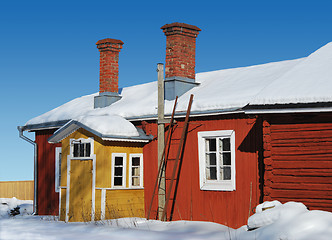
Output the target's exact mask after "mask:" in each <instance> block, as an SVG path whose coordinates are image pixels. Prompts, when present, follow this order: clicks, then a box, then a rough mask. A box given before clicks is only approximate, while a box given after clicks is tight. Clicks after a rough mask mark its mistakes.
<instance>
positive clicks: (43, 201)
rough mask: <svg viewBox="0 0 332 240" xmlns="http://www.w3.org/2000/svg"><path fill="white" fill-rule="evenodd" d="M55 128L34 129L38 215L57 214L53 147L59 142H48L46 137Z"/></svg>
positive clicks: (57, 196) (57, 145) (51, 133)
mask: <svg viewBox="0 0 332 240" xmlns="http://www.w3.org/2000/svg"><path fill="white" fill-rule="evenodd" d="M54 131H55V130H41V131H36V143H37V150H38V153H37V157H38V180H37V181H38V194H37V208H38V214H39V215H58V214H59V194H58V193H57V192H55V148H56V147H60V146H61V144H50V143H48V142H47V139H48V138H49V137H50V136H52V135H53V133H54Z"/></svg>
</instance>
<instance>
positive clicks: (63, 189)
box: [59, 128, 145, 222]
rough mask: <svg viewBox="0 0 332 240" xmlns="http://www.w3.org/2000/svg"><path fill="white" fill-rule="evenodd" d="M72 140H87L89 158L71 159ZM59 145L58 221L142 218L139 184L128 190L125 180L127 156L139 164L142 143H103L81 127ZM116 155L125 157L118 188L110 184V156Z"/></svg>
mask: <svg viewBox="0 0 332 240" xmlns="http://www.w3.org/2000/svg"><path fill="white" fill-rule="evenodd" d="M73 141H83V142H84V141H90V143H91V156H90V157H82V158H80V157H73V153H72V151H73V147H71V144H72V142H73ZM61 143H62V154H61V179H60V201H59V204H60V206H59V212H60V213H59V214H60V220H62V221H69V222H83V221H91V220H92V221H93V220H103V219H113V218H122V217H144V216H145V209H144V189H143V185H140V186H137V187H130V182H131V181H130V179H129V178H130V171H132V169H130V156H132V155H135V156H136V155H139V156H142V158H141V161H143V143H137V142H124V141H105V140H102V139H101V138H100V137H98V136H96V135H94V134H93V133H91V132H89V131H87V130H85V129H83V128H80V129H78V130H76V131H75V132H73V133H71V134H70V135H69V136H67V137H66V138H64V139H63V140H62V141H61ZM119 154H120V155H121V156H125V161H124V166H123V168H124V170H123V173H124V174H123V176H122V177H123V179H122V181H124V183H125V184H124V185H123V186H121V187H118V186H114V184H113V183H112V177H113V178H114V175H115V174H114V166H113V164H114V163H112V156H114V155H119ZM140 167H141V168H142V167H143V163H142V162H141V165H140ZM141 173H143V171H142V169H141ZM140 178H143V174H141V175H140ZM142 182H143V181H142Z"/></svg>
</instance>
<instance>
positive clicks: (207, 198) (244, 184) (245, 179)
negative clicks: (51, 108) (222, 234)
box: [144, 115, 262, 227]
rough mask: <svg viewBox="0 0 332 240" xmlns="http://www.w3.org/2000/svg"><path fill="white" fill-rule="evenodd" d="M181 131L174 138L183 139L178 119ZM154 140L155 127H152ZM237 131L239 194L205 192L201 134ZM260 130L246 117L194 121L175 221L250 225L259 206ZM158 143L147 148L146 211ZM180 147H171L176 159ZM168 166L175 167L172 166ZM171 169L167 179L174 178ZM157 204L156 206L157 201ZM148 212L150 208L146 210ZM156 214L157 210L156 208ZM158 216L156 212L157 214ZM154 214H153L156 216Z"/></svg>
mask: <svg viewBox="0 0 332 240" xmlns="http://www.w3.org/2000/svg"><path fill="white" fill-rule="evenodd" d="M177 121H178V125H179V127H178V128H177V130H176V131H175V133H174V135H173V137H174V138H179V137H180V136H181V132H182V128H181V126H182V125H183V119H177ZM148 126H149V127H151V129H148V131H151V133H153V135H154V136H157V134H156V124H154V125H153V124H149V125H148ZM215 130H234V131H235V142H236V143H235V144H236V153H235V155H236V160H235V161H236V190H235V191H203V190H200V185H199V159H198V138H197V133H198V132H200V131H215ZM261 138H262V136H261V126H260V124H259V123H258V122H256V120H255V119H249V118H246V117H244V116H243V115H234V116H232V117H229V116H228V117H226V116H219V117H206V118H191V119H190V124H189V132H188V137H187V141H186V145H185V150H184V157H183V164H182V168H181V173H180V177H179V180H178V181H179V183H178V189H177V195H176V200H175V206H174V212H173V214H174V215H173V220H197V221H214V222H218V223H221V224H226V225H228V226H230V227H240V226H242V225H244V224H246V223H247V218H248V214H249V212H250V213H251V212H252V211H251V210H252V209H253V208H254V207H255V206H256V205H257V204H259V201H260V197H261V195H260V190H259V189H260V181H262V180H260V179H259V152H260V149H261V144H260V141H257V139H261ZM156 149H157V140H154V141H152V142H150V143H149V144H147V145H146V146H145V147H144V163H145V165H144V174H145V176H144V178H145V182H144V184H145V185H144V187H145V197H146V207H148V206H149V204H150V200H151V193H152V188H153V185H154V183H155V179H156V175H157V151H156ZM176 151H177V145H174V146H172V147H171V153H170V155H171V156H175V155H176ZM169 165H172V164H171V163H170V164H169ZM169 165H168V167H167V170H166V177H170V176H171V174H172V170H171V169H172V167H171V168H170V166H169ZM155 202H157V201H156V200H155ZM147 209H148V208H147ZM154 209H155V210H156V208H154ZM155 212H156V211H155ZM155 212H154V213H155Z"/></svg>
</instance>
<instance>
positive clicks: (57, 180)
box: [55, 147, 62, 192]
mask: <svg viewBox="0 0 332 240" xmlns="http://www.w3.org/2000/svg"><path fill="white" fill-rule="evenodd" d="M61 151H62V148H61V147H56V148H55V191H56V192H59V190H60V184H61Z"/></svg>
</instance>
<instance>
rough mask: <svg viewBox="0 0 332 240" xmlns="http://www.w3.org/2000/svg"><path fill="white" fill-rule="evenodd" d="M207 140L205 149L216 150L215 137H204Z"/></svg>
mask: <svg viewBox="0 0 332 240" xmlns="http://www.w3.org/2000/svg"><path fill="white" fill-rule="evenodd" d="M206 142H207V146H206V147H207V149H206V150H207V151H209V152H211V151H217V147H216V139H215V138H213V139H206Z"/></svg>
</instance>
